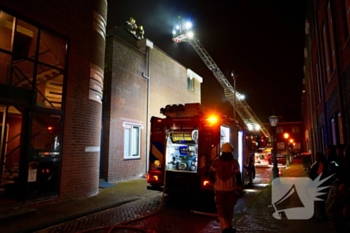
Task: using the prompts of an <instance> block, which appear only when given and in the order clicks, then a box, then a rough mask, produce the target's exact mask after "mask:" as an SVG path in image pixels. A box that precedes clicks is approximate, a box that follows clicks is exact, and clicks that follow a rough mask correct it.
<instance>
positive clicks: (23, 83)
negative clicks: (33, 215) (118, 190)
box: [0, 0, 201, 209]
mask: <svg viewBox="0 0 350 233" xmlns="http://www.w3.org/2000/svg"><path fill="white" fill-rule="evenodd" d="M106 14H107V1H106V0H92V1H89V3H86V1H42V0H36V1H34V0H25V1H24V0H19V1H15V2H13V1H5V2H4V1H3V2H1V3H0V135H1V137H0V148H1V153H0V159H1V160H0V162H1V164H0V165H1V166H0V173H1V174H2V179H1V186H0V209H7V208H9V207H17V206H27V205H44V204H50V203H53V202H64V201H68V200H74V199H78V198H84V197H87V196H92V195H96V194H97V193H98V192H99V180H100V179H101V178H103V179H106V180H108V181H111V182H114V181H120V180H125V179H130V178H133V177H135V176H138V175H141V174H144V173H145V171H146V154H147V130H148V122H149V117H150V116H152V115H159V109H160V107H164V106H165V105H166V104H169V103H170V104H178V103H185V102H200V83H201V78H200V77H198V76H197V75H196V74H195V73H194V72H192V71H191V70H189V69H186V68H185V67H183V66H182V65H181V64H179V63H178V62H176V61H175V60H173V59H172V58H170V57H169V56H167V55H166V54H165V53H164V52H163V51H161V50H159V49H158V48H156V47H155V46H153V48H151V47H152V46H150V47H147V46H146V47H145V45H150V43H151V44H152V42H150V41H148V40H142V41H139V44H138V46H137V43H136V42H137V40H134V38H133V40H130V37H129V39H128V41H129V43H128V42H126V41H123V40H122V39H120V38H118V37H116V36H109V37H106V31H105V28H106ZM129 36H130V35H129ZM130 41H131V42H130ZM143 43H144V44H143ZM106 45H107V50H106ZM106 51H107V52H106ZM105 60H106V63H105ZM126 139H128V140H129V141H127V140H126ZM136 139H137V140H139V144H137V147H135V140H136ZM134 155H136V156H134Z"/></svg>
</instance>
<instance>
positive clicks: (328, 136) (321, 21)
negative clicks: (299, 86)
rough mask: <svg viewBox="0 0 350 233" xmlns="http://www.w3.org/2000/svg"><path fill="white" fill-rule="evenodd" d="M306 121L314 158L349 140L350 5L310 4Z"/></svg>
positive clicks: (344, 0) (338, 1) (333, 0)
mask: <svg viewBox="0 0 350 233" xmlns="http://www.w3.org/2000/svg"><path fill="white" fill-rule="evenodd" d="M306 2H307V11H306V22H305V52H304V53H305V61H304V64H305V66H304V91H303V105H302V106H303V119H304V123H305V146H306V148H307V149H308V150H310V151H311V152H312V153H313V154H315V152H324V148H325V146H326V145H327V144H333V145H339V144H349V138H350V118H349V116H350V108H349V106H350V105H349V104H350V94H349V93H350V92H349V90H350V81H349V80H350V44H349V39H350V1H348V0H321V1H313V0H308V1H306Z"/></svg>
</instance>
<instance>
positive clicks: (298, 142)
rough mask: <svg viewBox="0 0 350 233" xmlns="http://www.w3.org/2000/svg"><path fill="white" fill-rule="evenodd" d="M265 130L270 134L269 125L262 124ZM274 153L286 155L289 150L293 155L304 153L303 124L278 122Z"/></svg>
mask: <svg viewBox="0 0 350 233" xmlns="http://www.w3.org/2000/svg"><path fill="white" fill-rule="evenodd" d="M264 126H265V127H266V129H268V131H269V132H272V129H271V126H270V123H264ZM275 130H276V132H275V133H276V134H275V136H276V149H277V150H276V153H279V154H286V151H287V149H288V148H290V149H291V150H292V152H293V154H298V153H300V152H303V151H305V148H304V124H303V122H301V121H300V122H284V121H282V120H280V121H279V122H278V124H277V127H276V129H275Z"/></svg>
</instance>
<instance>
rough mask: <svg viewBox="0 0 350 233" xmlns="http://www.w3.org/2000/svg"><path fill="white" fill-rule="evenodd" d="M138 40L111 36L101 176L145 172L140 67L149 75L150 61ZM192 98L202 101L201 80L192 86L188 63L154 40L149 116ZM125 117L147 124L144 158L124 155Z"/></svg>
mask: <svg viewBox="0 0 350 233" xmlns="http://www.w3.org/2000/svg"><path fill="white" fill-rule="evenodd" d="M119 34H121V33H119ZM126 36H131V35H126ZM131 37H132V36H131ZM129 39H130V38H129ZM127 41H128V40H127ZM128 42H129V41H128ZM135 45H136V41H135V44H133V45H131V44H129V43H126V42H125V41H124V40H121V39H120V38H118V37H116V36H109V37H107V45H106V48H107V49H106V69H105V94H104V110H103V112H104V120H103V128H104V130H103V132H104V133H103V155H102V157H103V161H102V163H103V176H104V177H105V178H106V179H107V180H108V181H110V182H116V181H122V180H128V179H132V178H135V177H138V176H140V175H142V174H145V172H147V171H146V161H147V158H146V156H147V154H148V149H147V148H146V147H147V140H148V139H149V137H148V135H149V132H147V117H146V115H147V114H146V112H147V79H146V78H144V77H143V76H142V73H144V74H145V75H147V66H148V64H147V62H146V58H147V55H146V54H145V52H144V50H142V49H141V50H139V49H137V48H136V46H135ZM107 90H108V91H107ZM191 102H197V103H198V102H200V82H199V81H198V80H195V87H194V91H191V90H188V89H187V68H185V67H184V66H183V65H181V64H180V63H178V62H177V61H175V60H173V59H172V58H171V57H169V56H168V55H167V54H165V53H164V52H163V51H161V50H160V49H158V48H157V47H155V46H154V48H153V49H151V50H150V111H149V116H161V115H160V113H159V111H160V108H161V107H165V106H166V105H167V104H180V103H182V104H184V103H191ZM149 120H150V119H149ZM149 120H148V121H149ZM124 122H129V123H135V124H141V125H142V126H143V129H142V135H141V158H140V159H134V160H126V159H124V128H123V123H124Z"/></svg>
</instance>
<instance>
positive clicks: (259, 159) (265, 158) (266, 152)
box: [255, 148, 271, 166]
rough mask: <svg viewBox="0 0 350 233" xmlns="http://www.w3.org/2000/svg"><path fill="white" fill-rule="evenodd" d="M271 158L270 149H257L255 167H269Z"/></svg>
mask: <svg viewBox="0 0 350 233" xmlns="http://www.w3.org/2000/svg"><path fill="white" fill-rule="evenodd" d="M270 158H271V148H259V149H257V151H256V152H255V165H256V166H259V165H260V166H261V165H265V166H267V165H269V164H271V163H270Z"/></svg>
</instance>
